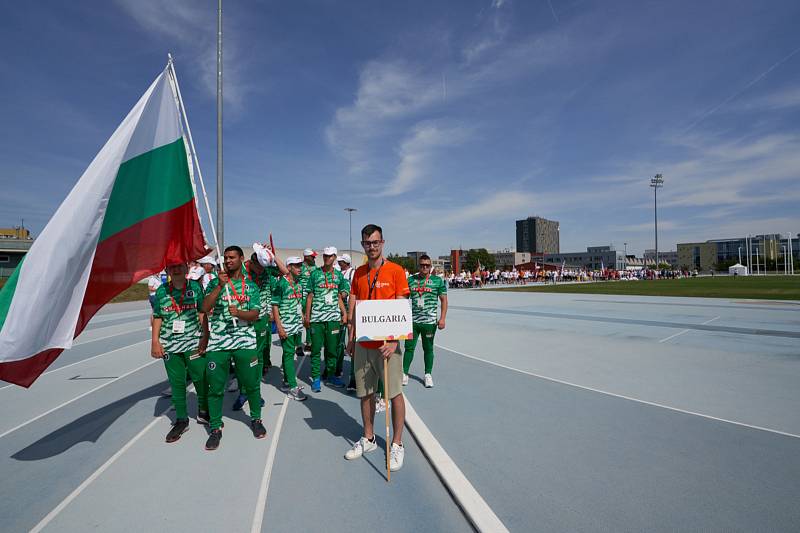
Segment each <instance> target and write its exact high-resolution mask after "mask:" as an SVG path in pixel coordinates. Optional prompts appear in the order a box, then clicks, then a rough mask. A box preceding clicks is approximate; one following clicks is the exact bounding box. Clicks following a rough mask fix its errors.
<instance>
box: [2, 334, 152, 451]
mask: <svg viewBox="0 0 800 533" xmlns="http://www.w3.org/2000/svg"><path fill="white" fill-rule="evenodd" d="M139 344H141V343H139ZM159 361H161V359H153V360H152V361H149V362H147V363H145V364H143V365H142V366H139V367H136V368H134V369H133V370H131V371H130V372H125V373H124V374H122V375H121V376H119V377H118V378H114V379H112V380H111V381H106V382H105V383H103V384H102V385H98V386H97V387H95V388H93V389H90V390H88V391H86V392H84V393H83V394H81V395H80V396H76V397H75V398H73V399H71V400H67V401H66V402H64V403H62V404H60V405H57V406H55V407H53V408H52V409H48V410H47V411H45V412H44V413H42V414H40V415H38V416H35V417H33V418H31V419H30V420H28V421H27V422H23V423H22V424H20V425H18V426H15V427H13V428H11V429H9V430H8V431H6V432H4V433H0V439H2V438H3V437H5V436H6V435H8V434H10V433H13V432H15V431H16V430H18V429H20V428H24V427H25V426H27V425H28V424H31V423H33V422H36V421H37V420H39V419H40V418H42V417H44V416H47V415H49V414H50V413H52V412H53V411H57V410H59V409H61V408H62V407H66V406H67V405H69V404H71V403H73V402H77V401H78V400H80V399H81V398H83V397H84V396H88V395H89V394H91V393H93V392H95V391H99V390H100V389H102V388H103V387H108V386H109V385H111V384H112V383H116V382H117V381H119V380H121V379H123V378H126V377H128V376H130V375H131V374H134V373H136V372H138V371H139V370H142V369H143V368H147V367H148V366H150V365H152V364H153V363H158V362H159Z"/></svg>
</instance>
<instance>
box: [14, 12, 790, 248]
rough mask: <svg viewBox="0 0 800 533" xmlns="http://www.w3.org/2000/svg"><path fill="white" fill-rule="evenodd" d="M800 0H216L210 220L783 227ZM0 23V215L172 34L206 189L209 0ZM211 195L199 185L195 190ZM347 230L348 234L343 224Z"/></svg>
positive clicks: (596, 238) (256, 226)
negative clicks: (221, 181) (219, 93)
mask: <svg viewBox="0 0 800 533" xmlns="http://www.w3.org/2000/svg"><path fill="white" fill-rule="evenodd" d="M797 20H800V3H798V2H796V1H765V2H755V1H747V2H745V1H735V0H725V1H705V2H695V1H674V2H655V1H642V0H638V1H618V2H614V1H599V0H597V1H593V0H549V1H548V0H541V1H540V0H527V1H521V0H480V1H467V0H453V1H449V2H436V1H433V2H431V1H430V0H428V1H424V2H417V1H407V2H375V1H343V0H342V1H337V2H334V1H326V0H317V1H302V0H297V1H292V2H275V1H262V0H238V1H232V0H228V1H227V2H226V3H225V91H226V92H225V94H226V98H225V184H226V189H225V205H226V211H225V219H226V220H225V224H226V239H225V240H226V241H227V242H228V243H230V242H237V243H240V244H249V243H252V242H253V241H254V240H264V239H265V238H266V235H267V232H269V231H272V232H273V234H274V236H275V239H276V244H277V245H278V246H292V247H295V246H296V247H300V246H308V245H311V246H315V247H319V246H324V245H326V244H329V243H330V244H334V245H338V246H339V247H345V246H346V245H347V238H348V221H347V214H346V213H345V212H344V210H343V209H344V208H345V207H355V208H358V210H359V211H358V212H356V213H355V214H354V217H353V227H354V228H355V231H356V232H357V231H358V228H360V227H361V226H362V225H363V224H365V223H368V222H374V223H378V224H381V225H382V226H383V227H384V230H385V233H386V238H387V242H388V247H389V250H390V251H394V252H405V251H407V250H419V249H422V250H427V251H429V252H432V253H434V254H437V255H438V254H443V253H446V252H447V251H448V250H449V249H450V248H453V247H459V246H462V247H464V248H467V247H476V246H483V247H487V248H506V247H512V246H514V239H515V237H514V235H515V233H514V231H515V229H514V221H515V220H516V219H517V218H524V217H525V216H528V215H540V216H544V217H547V218H552V219H556V220H559V221H560V222H561V249H562V251H578V250H583V249H585V247H586V246H594V245H603V244H610V243H613V244H614V245H615V246H617V247H618V249H622V248H623V242H627V243H628V250H629V252H630V251H634V252H636V253H639V254H640V253H641V252H642V250H644V249H645V248H652V246H653V245H652V241H653V229H652V224H653V223H652V220H653V208H652V204H653V195H652V190H651V189H650V188H649V187H648V182H649V178H650V177H651V176H652V175H654V174H655V173H657V172H660V173H662V174H663V175H664V179H665V187H664V189H662V190H661V191H660V193H659V221H660V223H659V229H660V235H659V243H660V246H659V247H660V248H661V249H662V250H663V249H675V244H676V243H677V242H686V241H695V240H705V239H711V238H720V237H733V236H740V235H743V234H746V233H761V232H787V231H792V232H793V233H798V232H800V215H799V214H798V209H797V206H798V201H799V200H800V185H798V177H800V127H798V119H799V118H800V37H798V33H797V28H796V22H797ZM2 29H3V31H2V32H0V44H2V49H3V50H5V51H6V52H5V53H4V54H3V55H2V56H0V68H2V71H3V83H2V84H0V112H1V113H2V117H3V121H2V126H1V127H0V184H2V190H3V195H2V197H0V225H2V226H6V225H12V224H18V223H19V219H20V218H24V219H25V223H26V226H28V227H30V228H31V229H32V230H33V231H34V233H38V232H39V231H40V230H41V229H42V228H43V227H44V225H45V224H46V223H47V220H48V219H49V217H50V215H52V213H53V212H54V211H55V209H56V208H57V206H58V205H59V203H60V202H61V201H62V200H63V198H64V197H65V196H66V194H67V193H68V192H69V190H70V188H71V187H72V186H73V185H74V183H75V181H76V180H77V179H78V177H79V176H80V175H81V174H82V172H83V170H84V169H85V167H86V166H87V165H88V163H89V162H90V161H91V159H92V158H93V157H94V155H95V154H96V153H97V151H98V150H99V148H100V147H101V146H102V145H103V143H104V142H105V141H106V140H107V138H108V137H109V136H110V134H111V133H112V132H113V130H114V129H115V128H116V126H117V125H118V124H119V122H120V121H121V120H122V118H123V117H124V116H125V114H127V112H128V111H129V110H130V108H131V107H132V106H133V104H134V103H135V102H136V100H137V99H138V98H139V96H140V95H141V94H142V93H143V92H144V90H145V89H146V88H147V86H148V85H149V84H150V82H151V81H152V80H153V79H154V78H155V76H156V75H157V74H158V73H159V72H160V70H161V69H162V68H163V66H164V64H165V61H166V53H167V52H168V51H171V52H172V53H173V55H174V57H175V60H176V68H177V72H178V76H179V81H180V83H181V89H182V91H183V93H184V99H185V101H186V105H187V110H188V113H189V119H190V123H191V125H192V129H193V134H194V137H195V142H196V143H197V149H198V153H199V157H200V162H201V165H202V169H203V172H204V176H205V178H206V182H207V185H208V186H209V188H211V189H213V188H214V181H213V180H214V174H215V157H216V152H215V146H216V144H215V143H216V137H215V135H216V132H215V93H214V90H215V86H214V83H215V79H214V76H215V68H216V67H215V38H216V2H214V1H211V0H204V1H201V0H169V1H166V0H165V1H162V0H112V1H100V0H96V1H86V2H61V1H41V2H26V3H24V5H22V6H21V7H18V8H15V9H13V10H11V9H10V10H6V12H5V14H4V19H3V23H2ZM211 202H212V205H213V202H214V198H213V194H212V198H211ZM356 240H358V237H356Z"/></svg>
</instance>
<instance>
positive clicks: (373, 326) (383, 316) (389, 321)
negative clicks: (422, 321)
mask: <svg viewBox="0 0 800 533" xmlns="http://www.w3.org/2000/svg"><path fill="white" fill-rule="evenodd" d="M355 327H356V340H357V341H359V342H362V341H393V340H394V341H396V340H406V339H410V338H412V336H413V335H414V328H413V325H412V322H411V301H410V300H407V299H405V298H404V299H402V300H362V301H359V302H358V304H356V324H355Z"/></svg>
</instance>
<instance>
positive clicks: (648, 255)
mask: <svg viewBox="0 0 800 533" xmlns="http://www.w3.org/2000/svg"><path fill="white" fill-rule="evenodd" d="M643 258H644V261H645V263H646V264H648V265H655V264H656V251H655V249H652V248H650V249H647V250H645V251H644V257H643ZM658 262H659V263H667V264H668V265H671V266H678V251H677V250H673V251H671V252H664V251H661V250H659V251H658Z"/></svg>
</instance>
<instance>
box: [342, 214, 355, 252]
mask: <svg viewBox="0 0 800 533" xmlns="http://www.w3.org/2000/svg"><path fill="white" fill-rule="evenodd" d="M344 210H345V211H347V214H348V215H349V217H350V250H349V252H350V253H351V254H352V253H353V211H358V209H356V208H355V207H345V208H344Z"/></svg>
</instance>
